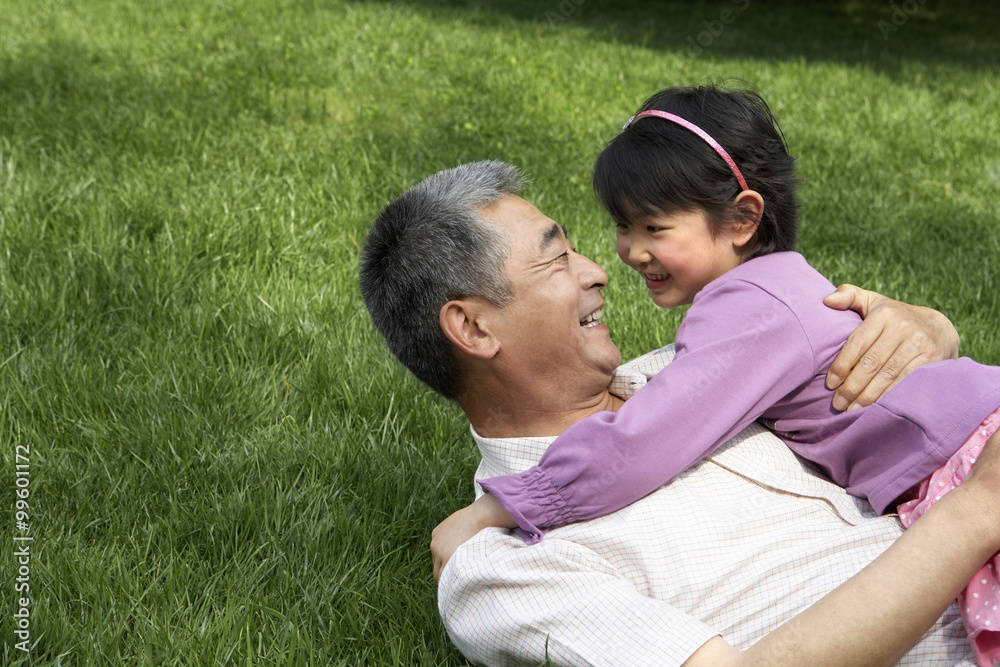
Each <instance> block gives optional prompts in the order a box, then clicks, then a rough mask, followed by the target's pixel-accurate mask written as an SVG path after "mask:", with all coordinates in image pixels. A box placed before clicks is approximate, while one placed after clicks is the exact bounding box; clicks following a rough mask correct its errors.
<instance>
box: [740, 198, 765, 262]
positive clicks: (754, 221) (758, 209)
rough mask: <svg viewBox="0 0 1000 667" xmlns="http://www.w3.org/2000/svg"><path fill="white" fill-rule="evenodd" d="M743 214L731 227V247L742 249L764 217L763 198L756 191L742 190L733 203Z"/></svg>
mask: <svg viewBox="0 0 1000 667" xmlns="http://www.w3.org/2000/svg"><path fill="white" fill-rule="evenodd" d="M733 203H734V204H735V206H736V207H737V208H738V209H739V210H740V212H741V213H743V215H742V216H740V219H739V220H737V221H736V223H735V224H734V225H733V245H735V246H737V247H739V248H742V247H743V246H745V245H746V244H747V243H749V242H750V239H752V238H753V235H754V234H755V233H756V232H757V226H758V225H760V219H761V216H763V215H764V198H763V197H761V196H760V193H759V192H757V191H756V190H744V191H743V192H741V193H740V194H738V195H737V196H736V199H735V200H734V202H733Z"/></svg>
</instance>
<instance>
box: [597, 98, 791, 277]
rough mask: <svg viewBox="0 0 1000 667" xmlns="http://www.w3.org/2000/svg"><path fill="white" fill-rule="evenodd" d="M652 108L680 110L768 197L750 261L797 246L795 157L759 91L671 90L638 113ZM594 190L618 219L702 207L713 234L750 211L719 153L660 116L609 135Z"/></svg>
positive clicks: (749, 183)
mask: <svg viewBox="0 0 1000 667" xmlns="http://www.w3.org/2000/svg"><path fill="white" fill-rule="evenodd" d="M647 109H659V110H661V111H666V112H669V113H672V114H675V115H677V116H680V117H681V118H684V119H685V120H688V121H690V122H692V123H694V124H695V125H697V126H699V127H700V128H701V129H703V130H705V131H706V132H708V134H710V135H711V136H712V137H713V138H714V139H715V140H716V141H717V142H718V143H719V144H721V145H722V147H723V148H724V149H726V152H728V153H729V155H730V156H731V157H732V158H733V161H734V162H736V165H737V166H738V167H739V169H740V171H741V172H742V173H743V177H744V178H745V179H746V182H747V186H748V187H749V188H750V189H751V190H756V191H757V192H758V193H760V195H761V197H763V198H764V214H763V216H762V217H761V220H760V224H759V225H758V227H757V232H756V235H755V239H753V240H751V241H750V243H748V244H747V248H748V251H749V252H748V254H747V256H746V257H745V259H751V258H753V257H759V256H761V255H767V254H769V253H772V252H781V251H784V250H792V249H793V248H794V247H795V234H796V230H797V228H798V202H797V201H796V197H795V193H796V189H797V187H798V183H799V179H798V178H796V176H795V158H793V157H792V156H790V155H789V154H788V151H787V150H786V148H785V140H784V136H783V135H782V133H781V129H780V128H779V127H778V123H777V121H776V120H775V119H774V116H773V115H772V114H771V110H770V109H769V108H768V106H767V102H765V101H764V99H763V98H762V97H761V96H760V95H759V94H757V93H756V92H754V91H752V90H748V89H743V88H739V89H733V90H724V89H722V88H720V87H718V86H715V85H706V86H700V87H697V88H667V89H666V90H662V91H660V92H658V93H656V94H655V95H653V96H652V97H650V98H649V99H648V100H647V101H646V102H645V104H643V105H642V107H641V108H640V109H639V111H646V110H647ZM637 113H638V112H637ZM594 191H595V192H596V193H597V198H598V199H599V200H600V201H601V203H602V204H603V205H604V208H606V209H607V210H608V212H609V213H610V214H611V217H612V218H614V220H615V222H617V223H620V224H625V225H630V224H634V223H636V222H637V221H638V220H639V219H641V218H643V217H646V216H652V215H661V214H662V215H672V214H674V213H677V212H679V211H688V210H696V209H700V210H703V211H704V212H705V213H706V215H707V216H708V219H709V223H710V224H711V226H712V232H713V234H715V233H718V231H720V230H721V229H722V228H723V227H724V226H725V225H728V224H732V223H734V222H736V221H738V220H740V219H741V218H746V217H752V215H753V213H752V211H750V210H748V209H746V208H741V207H739V206H736V205H734V204H733V200H734V199H735V198H736V195H737V194H739V192H740V185H739V183H737V181H736V177H735V176H733V172H732V171H730V169H729V166H728V165H727V164H726V163H725V161H724V160H723V159H722V157H720V156H719V154H718V153H716V152H715V150H714V149H713V148H712V147H711V146H709V145H708V144H707V143H706V142H705V141H704V140H703V139H702V138H701V137H699V136H698V135H697V134H695V133H694V132H692V131H691V130H688V129H687V128H684V127H682V126H680V125H677V124H676V123H672V122H670V121H668V120H664V119H662V118H656V117H644V118H641V119H639V120H637V121H635V122H633V123H632V124H631V125H629V126H628V128H626V129H625V130H623V131H622V133H621V134H619V135H618V136H617V137H615V138H614V139H612V140H611V142H610V143H609V144H608V146H607V147H606V148H605V149H604V151H603V152H601V154H600V156H599V157H598V158H597V163H596V164H595V165H594Z"/></svg>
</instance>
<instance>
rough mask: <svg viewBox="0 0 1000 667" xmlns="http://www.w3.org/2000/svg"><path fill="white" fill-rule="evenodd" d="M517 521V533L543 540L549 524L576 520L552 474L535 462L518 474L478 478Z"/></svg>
mask: <svg viewBox="0 0 1000 667" xmlns="http://www.w3.org/2000/svg"><path fill="white" fill-rule="evenodd" d="M476 481H477V482H478V483H479V484H480V486H482V487H483V490H484V491H486V492H488V493H491V494H493V497H494V498H496V499H497V500H498V501H499V502H500V504H501V505H502V506H503V508H504V509H505V510H507V513H508V514H510V516H511V518H512V519H514V521H516V522H517V526H518V527H517V528H516V529H515V530H514V534H515V535H517V536H518V537H520V538H522V539H523V540H524V541H525V543H527V544H535V543H536V542H539V541H541V539H542V537H544V536H545V533H546V532H548V529H549V528H553V527H555V526H561V525H563V524H567V523H572V522H573V521H575V519H574V518H573V512H572V508H570V507H569V506H568V505H567V503H566V499H565V498H564V497H563V495H562V493H561V492H560V490H559V488H558V487H556V485H555V484H553V483H552V480H551V479H550V478H549V476H548V474H547V473H546V472H545V471H544V470H542V469H541V468H539V467H538V466H534V467H532V468H529V469H528V470H525V471H524V472H523V473H520V474H518V475H503V476H501V477H490V478H489V479H479V480H476Z"/></svg>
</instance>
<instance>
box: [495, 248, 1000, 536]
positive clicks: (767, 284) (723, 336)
mask: <svg viewBox="0 0 1000 667" xmlns="http://www.w3.org/2000/svg"><path fill="white" fill-rule="evenodd" d="M833 290H834V287H833V285H832V284H831V283H830V282H829V281H828V280H826V278H824V277H823V276H821V275H820V274H819V273H818V272H817V271H816V270H815V269H813V268H812V267H811V266H809V264H808V263H807V262H806V261H805V259H804V258H803V257H802V256H801V255H799V254H798V253H793V252H785V253H776V254H773V255H767V256H765V257H759V258H756V259H753V260H750V261H749V262H746V263H744V264H742V265H740V266H738V267H736V268H735V269H733V270H731V271H729V272H727V273H726V274H725V275H723V276H721V277H719V278H717V279H716V280H714V281H712V282H711V283H709V284H708V285H706V286H705V288H704V289H703V290H701V292H699V293H698V295H697V296H696V297H695V299H694V302H693V304H692V305H691V308H690V309H689V310H688V313H687V315H686V316H685V318H684V321H683V323H682V324H681V326H680V328H679V329H678V330H677V339H676V343H675V347H676V352H677V355H676V357H675V358H674V360H673V362H671V363H670V364H669V365H668V366H667V367H666V368H665V369H664V370H663V371H661V372H660V373H659V374H658V375H657V376H656V377H655V378H653V379H652V380H651V381H650V382H649V384H647V385H646V386H645V387H644V388H643V389H641V390H640V391H639V392H638V393H637V394H636V395H635V396H633V397H632V398H630V399H629V400H628V401H627V402H626V403H625V405H624V406H623V407H622V408H621V409H620V410H619V411H618V412H617V413H613V412H601V413H598V414H596V415H593V416H591V417H588V418H587V419H583V420H581V421H579V422H577V423H576V424H574V425H573V426H571V427H570V428H568V429H567V430H566V431H565V432H564V433H563V434H562V435H561V436H559V438H557V439H556V440H555V441H554V442H553V443H552V444H551V445H550V446H549V448H548V450H547V451H546V453H545V455H544V456H542V459H541V461H540V462H539V464H538V465H537V466H535V467H533V468H531V469H529V470H527V471H525V472H523V473H521V474H520V475H506V476H503V477H493V478H491V479H487V480H479V482H480V484H482V486H483V488H484V489H486V490H487V491H489V492H490V493H492V494H493V495H494V496H496V498H497V499H498V500H499V501H500V503H501V504H502V505H503V506H504V507H505V508H506V509H507V511H508V512H510V514H511V516H512V517H513V518H514V519H515V520H516V521H517V522H518V525H519V526H520V528H521V529H522V530H523V531H524V532H525V533H526V535H525V537H526V539H527V540H528V541H529V543H531V542H535V541H537V540H539V539H541V537H542V534H543V532H544V530H545V529H547V528H551V527H554V526H559V525H563V524H566V523H571V522H573V521H582V520H585V519H591V518H594V517H598V516H604V515H605V514H608V513H610V512H614V511H615V510H618V509H620V508H622V507H624V506H626V505H628V504H630V503H632V502H634V501H636V500H638V499H639V498H642V497H643V496H645V495H646V494H648V493H650V492H652V491H654V490H655V489H656V488H658V487H659V486H661V485H663V484H664V483H666V482H668V481H669V480H671V479H672V478H673V477H675V476H676V475H678V474H679V473H680V472H682V471H684V470H685V469H687V468H688V467H689V466H691V465H692V464H694V463H695V462H697V461H699V460H701V459H702V458H704V457H705V456H707V455H709V454H711V453H712V452H713V451H714V450H715V449H716V448H717V447H718V446H719V445H721V444H722V443H724V442H725V441H726V440H728V439H729V438H730V437H732V436H733V435H735V434H736V433H737V432H739V431H740V430H742V429H743V428H744V427H745V426H747V425H748V424H749V423H750V422H752V421H754V420H755V419H758V418H763V421H764V422H765V423H766V424H767V425H768V426H769V427H770V428H772V429H773V430H774V431H775V432H776V433H777V434H778V436H780V437H781V438H782V440H784V441H785V442H786V443H787V444H788V446H789V447H790V448H791V449H792V450H793V451H794V452H795V453H796V454H798V455H800V456H802V457H803V458H805V459H808V460H810V461H813V462H814V463H816V464H817V465H818V466H819V467H820V468H821V469H822V470H823V471H824V472H825V473H826V474H827V475H828V476H829V477H830V479H831V480H833V481H834V482H836V483H837V484H839V485H841V486H843V487H844V488H846V489H847V491H848V492H850V493H851V494H853V495H855V496H859V497H863V498H867V499H868V500H869V501H870V502H871V504H872V505H873V506H874V507H875V509H876V510H877V511H879V512H884V511H885V509H886V508H887V507H888V506H889V505H890V504H891V503H892V501H893V500H895V499H896V498H898V497H899V496H900V495H901V494H902V493H903V492H905V491H907V490H908V489H909V488H910V487H912V486H913V485H914V484H916V483H918V482H920V481H921V480H923V479H924V478H925V477H927V476H928V475H929V474H930V473H931V472H933V471H934V470H936V469H937V468H939V467H941V466H942V465H943V464H944V463H945V461H946V460H947V459H948V457H949V456H951V455H952V454H953V453H954V452H955V451H956V450H957V449H958V448H959V447H960V446H961V445H962V443H963V442H965V440H967V439H968V437H969V436H970V435H971V434H972V432H973V431H974V430H975V428H976V427H977V426H978V425H979V424H980V423H981V422H982V421H983V419H985V418H986V417H987V416H988V415H989V414H990V413H991V412H993V410H995V409H996V408H997V406H998V405H1000V368H997V367H993V366H983V365H981V364H977V363H975V362H974V361H972V360H971V359H967V358H962V359H958V360H953V361H941V362H937V363H933V364H928V365H926V366H923V367H921V368H918V369H917V370H915V371H914V372H913V373H911V374H910V375H909V376H907V377H906V378H905V379H904V380H903V381H902V382H900V383H899V384H898V385H897V386H896V387H895V388H894V389H893V390H892V391H891V392H889V393H888V394H886V395H885V396H883V397H882V398H881V399H879V401H878V402H877V403H876V404H875V405H872V406H869V407H867V408H862V409H860V410H853V411H851V412H847V413H840V412H836V411H835V410H833V408H832V407H831V402H832V400H833V393H832V392H831V391H829V390H828V389H827V388H826V386H825V379H826V372H827V369H828V368H829V367H830V364H831V363H832V362H833V359H834V358H835V357H836V356H837V353H838V352H839V351H840V349H841V348H842V347H843V345H844V342H845V341H846V340H847V336H848V335H849V334H850V333H851V332H852V331H853V330H854V328H855V327H856V326H857V325H858V323H859V322H860V318H859V316H858V315H857V314H856V313H854V312H851V311H846V312H845V311H837V310H833V309H830V308H827V307H826V306H824V305H823V298H824V297H825V296H827V295H828V294H830V293H831V292H833Z"/></svg>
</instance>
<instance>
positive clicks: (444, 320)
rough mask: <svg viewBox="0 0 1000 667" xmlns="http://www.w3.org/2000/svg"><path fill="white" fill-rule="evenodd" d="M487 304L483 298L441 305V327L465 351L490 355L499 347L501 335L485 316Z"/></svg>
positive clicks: (490, 356) (455, 344) (482, 356)
mask: <svg viewBox="0 0 1000 667" xmlns="http://www.w3.org/2000/svg"><path fill="white" fill-rule="evenodd" d="M488 308H489V306H488V304H487V303H486V302H485V301H483V300H481V299H456V300H454V301H449V302H448V303H446V304H444V305H443V306H441V311H440V312H439V313H438V321H439V322H440V324H441V331H443V332H444V335H445V337H447V338H448V340H450V341H451V342H452V344H453V345H454V346H455V347H457V348H458V350H459V351H460V352H461V353H462V354H467V355H469V356H472V357H480V358H482V359H491V358H492V357H493V356H494V355H496V353H497V352H499V351H500V339H499V338H497V337H496V335H494V333H493V332H492V331H491V330H490V326H489V318H488V317H487V316H486V314H487V312H486V311H487V310H488Z"/></svg>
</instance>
